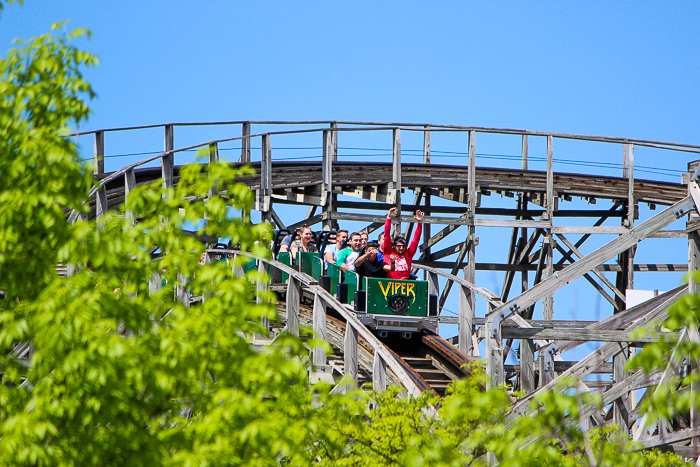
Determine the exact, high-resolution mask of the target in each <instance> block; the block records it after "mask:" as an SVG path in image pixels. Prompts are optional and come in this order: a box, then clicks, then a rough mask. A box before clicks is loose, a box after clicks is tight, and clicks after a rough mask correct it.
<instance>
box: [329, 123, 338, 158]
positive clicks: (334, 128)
mask: <svg viewBox="0 0 700 467" xmlns="http://www.w3.org/2000/svg"><path fill="white" fill-rule="evenodd" d="M331 148H332V151H331V160H332V161H333V162H336V161H337V160H338V122H331Z"/></svg>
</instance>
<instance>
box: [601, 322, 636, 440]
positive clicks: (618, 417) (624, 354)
mask: <svg viewBox="0 0 700 467" xmlns="http://www.w3.org/2000/svg"><path fill="white" fill-rule="evenodd" d="M604 332H611V331H604ZM645 337H646V336H645ZM629 355H630V351H629V347H626V346H623V345H622V344H621V345H620V351H619V352H618V353H617V354H615V356H614V357H613V384H616V383H620V382H622V381H623V380H625V379H627V377H628V376H629V372H628V371H627V370H626V365H627V362H628V361H629ZM612 410H613V422H614V423H615V424H617V426H618V427H620V431H621V432H622V433H624V434H626V435H627V436H629V430H630V425H629V412H630V410H631V406H630V394H629V390H627V391H624V392H623V393H622V394H621V395H620V397H618V398H616V399H615V400H614V401H613V406H612Z"/></svg>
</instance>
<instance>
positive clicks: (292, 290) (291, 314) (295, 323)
mask: <svg viewBox="0 0 700 467" xmlns="http://www.w3.org/2000/svg"><path fill="white" fill-rule="evenodd" d="M300 298H301V282H299V279H296V278H294V277H290V278H289V282H288V283H287V303H286V305H287V328H289V331H290V332H291V333H292V334H294V335H295V336H297V337H298V336H299V303H300Z"/></svg>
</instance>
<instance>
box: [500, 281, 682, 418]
mask: <svg viewBox="0 0 700 467" xmlns="http://www.w3.org/2000/svg"><path fill="white" fill-rule="evenodd" d="M683 294H685V289H681V290H678V291H676V293H669V294H668V295H666V297H664V298H665V299H664V300H662V301H660V303H659V304H658V305H657V306H656V307H654V308H653V309H652V310H650V311H649V312H648V313H647V314H646V315H645V316H644V317H642V318H640V319H638V320H635V321H634V322H633V323H632V324H630V325H629V326H628V327H627V328H626V331H631V330H632V329H637V328H639V327H643V326H646V325H647V324H649V323H650V322H652V321H654V320H663V319H664V318H665V317H666V316H667V314H668V308H669V307H670V306H671V305H672V304H673V303H675V302H676V301H677V300H678V299H679V298H680V297H681V296H682V295H683ZM513 318H517V315H514V316H513ZM619 351H620V345H619V343H617V342H607V343H605V344H603V345H602V346H600V347H599V348H598V349H596V350H594V351H593V352H592V353H591V354H589V355H588V356H587V357H585V358H583V359H581V360H580V361H579V362H578V363H576V364H575V365H574V366H572V367H571V368H570V369H569V370H567V371H565V372H563V373H562V374H560V375H559V376H558V377H557V378H555V379H554V380H553V381H550V382H549V383H548V384H547V385H545V386H544V387H541V388H539V390H538V391H537V392H540V391H549V390H553V391H556V390H560V389H558V388H559V387H560V386H559V384H560V383H561V382H562V381H563V380H570V379H572V378H573V379H577V380H580V379H582V378H584V377H586V376H587V375H589V374H590V373H591V372H592V371H594V370H596V369H597V368H598V367H599V366H600V365H601V364H602V363H605V362H607V361H608V360H610V358H612V357H613V355H615V354H616V353H618V352H619ZM535 394H536V393H532V394H530V395H528V396H525V397H523V398H521V399H519V400H518V401H517V402H516V403H515V404H514V405H513V408H512V409H511V412H510V414H509V416H508V420H509V422H512V420H513V419H514V418H515V417H517V416H518V415H520V414H524V413H527V412H529V410H530V409H529V406H530V402H529V401H530V399H531V398H532V397H533V396H534V395H535Z"/></svg>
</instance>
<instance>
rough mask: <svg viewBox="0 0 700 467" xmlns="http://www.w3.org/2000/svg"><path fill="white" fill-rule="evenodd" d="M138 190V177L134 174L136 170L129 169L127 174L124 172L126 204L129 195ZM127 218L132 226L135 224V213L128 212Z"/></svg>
mask: <svg viewBox="0 0 700 467" xmlns="http://www.w3.org/2000/svg"><path fill="white" fill-rule="evenodd" d="M134 188H136V175H135V174H134V169H129V170H127V171H126V172H124V198H125V202H126V198H128V197H129V193H131V191H132V190H133V189H134ZM126 218H127V220H128V221H129V222H131V223H132V224H133V223H134V221H135V219H134V213H133V212H131V211H130V210H128V209H127V210H126Z"/></svg>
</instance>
